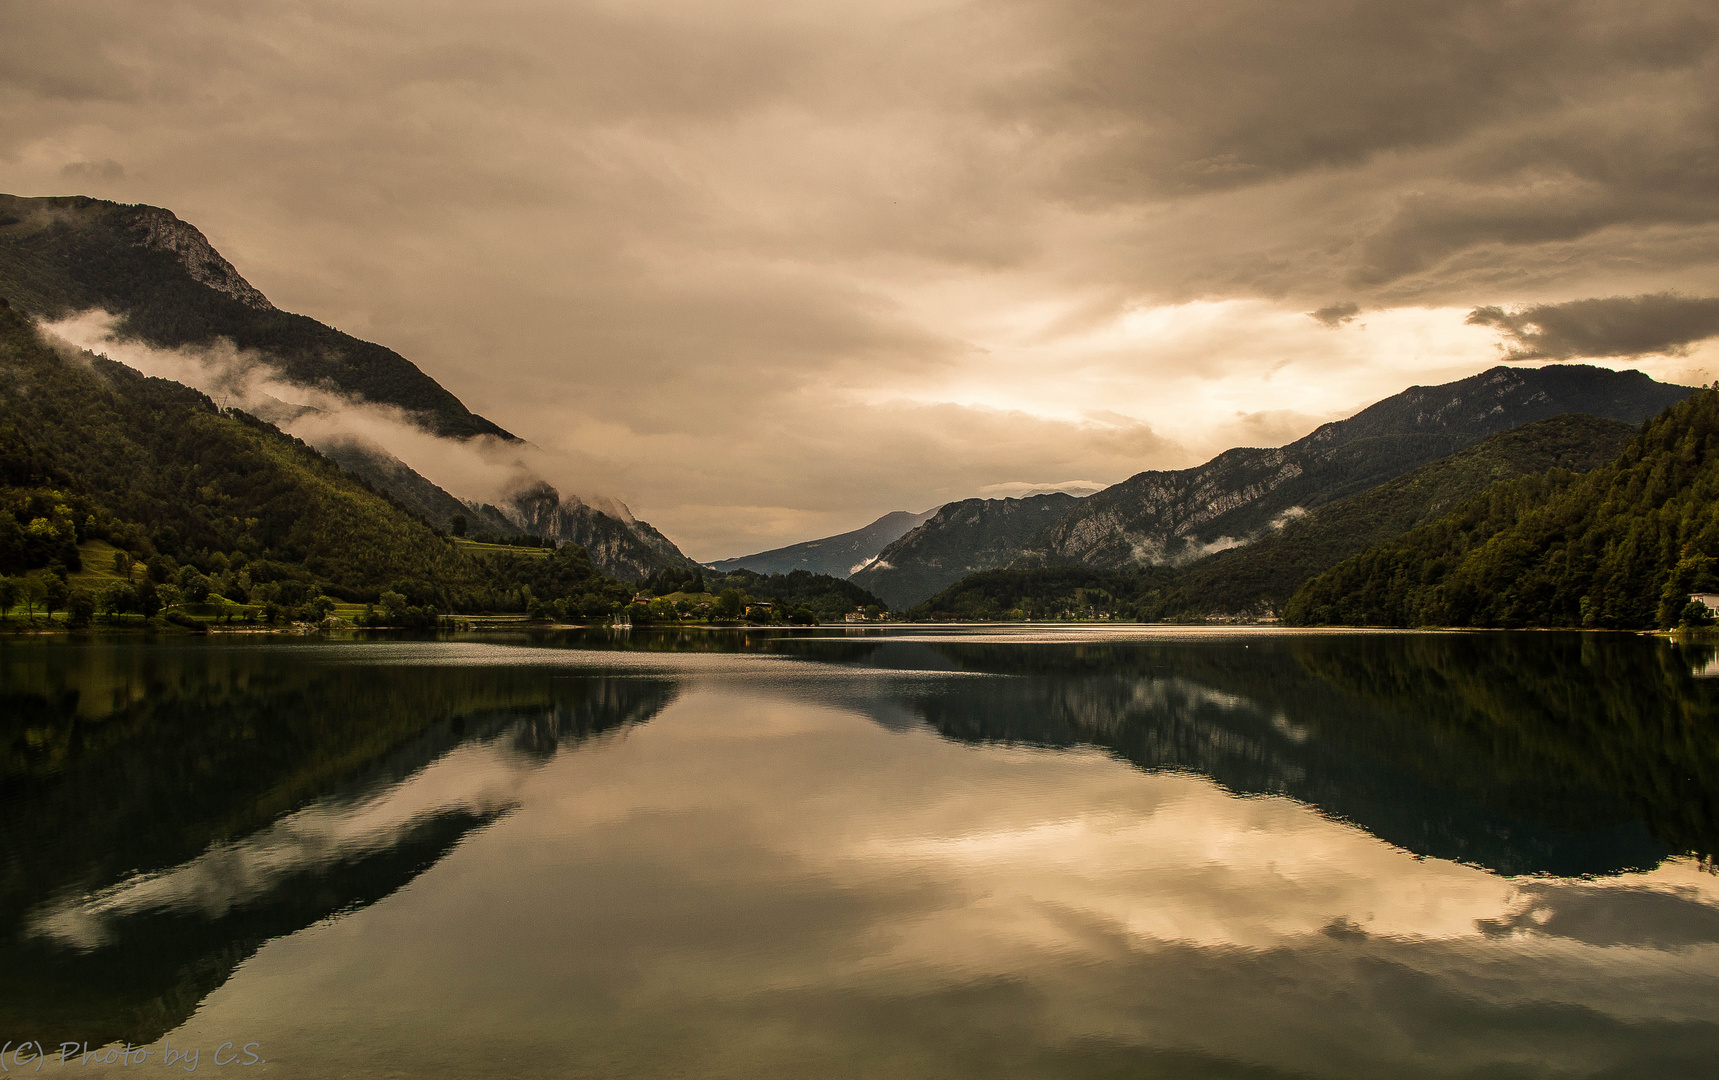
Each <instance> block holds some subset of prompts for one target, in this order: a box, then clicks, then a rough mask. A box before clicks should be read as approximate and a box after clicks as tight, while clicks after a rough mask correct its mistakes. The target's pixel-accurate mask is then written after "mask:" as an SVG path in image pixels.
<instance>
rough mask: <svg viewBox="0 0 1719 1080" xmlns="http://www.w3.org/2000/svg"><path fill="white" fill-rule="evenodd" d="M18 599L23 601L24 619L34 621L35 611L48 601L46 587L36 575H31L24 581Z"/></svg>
mask: <svg viewBox="0 0 1719 1080" xmlns="http://www.w3.org/2000/svg"><path fill="white" fill-rule="evenodd" d="M19 593H20V598H21V599H22V600H23V601H24V617H25V618H28V619H34V618H35V617H36V609H37V608H39V607H41V606H42V605H43V603H45V602H46V601H47V599H48V586H47V584H46V583H45V582H44V581H43V580H42V578H41V576H40V575H38V574H31V575H30V576H29V577H27V578H25V579H24V584H23V587H22V588H21V589H20V590H19Z"/></svg>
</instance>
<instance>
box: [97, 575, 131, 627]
mask: <svg viewBox="0 0 1719 1080" xmlns="http://www.w3.org/2000/svg"><path fill="white" fill-rule="evenodd" d="M136 606H137V593H136V591H135V590H133V589H132V587H131V586H130V585H129V584H128V583H126V582H124V581H114V582H109V583H108V585H107V586H106V587H105V588H103V589H102V591H101V592H100V593H98V594H97V595H96V608H97V610H99V611H101V612H102V613H103V614H105V615H106V616H107V617H108V618H109V619H115V618H118V617H119V615H120V614H121V613H122V612H126V611H130V610H131V609H132V608H134V607H136Z"/></svg>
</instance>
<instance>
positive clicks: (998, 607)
mask: <svg viewBox="0 0 1719 1080" xmlns="http://www.w3.org/2000/svg"><path fill="white" fill-rule="evenodd" d="M1635 430H1636V429H1634V428H1633V427H1631V426H1630V425H1628V424H1625V423H1623V422H1622V421H1618V420H1604V419H1601V418H1599V417H1595V416H1583V415H1580V414H1572V415H1568V416H1557V417H1553V418H1552V419H1550V420H1541V421H1539V422H1538V423H1533V424H1528V425H1525V426H1523V427H1520V428H1517V429H1515V430H1513V431H1505V432H1500V433H1499V434H1497V435H1493V436H1491V437H1490V438H1488V439H1484V440H1482V441H1481V442H1479V443H1477V444H1475V445H1474V446H1471V447H1469V448H1468V449H1466V450H1463V451H1460V452H1458V453H1456V454H1453V455H1451V456H1450V457H1448V458H1445V459H1443V460H1442V461H1435V462H1433V463H1432V464H1430V465H1423V466H1421V467H1420V468H1418V469H1415V470H1414V471H1412V472H1410V473H1407V474H1405V475H1403V476H1399V477H1397V478H1396V479H1395V480H1390V481H1387V482H1385V483H1383V484H1380V485H1379V486H1377V487H1375V488H1372V489H1370V490H1368V491H1364V492H1362V493H1360V494H1359V495H1351V496H1350V497H1349V498H1347V499H1340V500H1338V501H1337V502H1334V503H1329V504H1327V505H1325V506H1322V507H1320V508H1319V509H1317V510H1314V511H1312V512H1311V513H1309V514H1305V515H1303V516H1301V517H1298V518H1295V519H1294V520H1292V521H1290V522H1288V523H1287V524H1285V525H1284V526H1283V527H1282V528H1281V529H1278V530H1274V531H1273V532H1272V533H1271V534H1269V535H1268V536H1266V537H1265V538H1264V539H1261V540H1259V541H1257V542H1255V543H1253V544H1249V545H1247V546H1245V547H1240V548H1232V549H1230V550H1228V551H1223V552H1220V553H1218V554H1216V555H1212V556H1209V557H1207V558H1205V559H1201V560H1199V561H1197V562H1193V563H1189V564H1186V565H1184V566H1180V567H1171V566H1162V565H1160V566H1150V567H1135V568H1133V569H1129V570H1104V569H1099V568H1094V567H1084V566H1059V567H1044V568H1036V569H1019V568H1017V569H1011V570H1003V571H994V572H991V573H988V574H978V575H974V576H972V577H969V578H966V579H963V580H962V581H960V582H958V583H957V584H955V585H952V586H950V587H949V588H947V589H945V590H944V591H943V592H940V593H938V594H937V595H936V596H934V597H932V598H931V599H930V600H928V601H926V602H925V603H924V604H922V605H921V606H920V608H919V609H918V610H917V612H916V613H917V614H921V615H925V616H932V615H939V616H941V617H945V618H948V617H954V618H966V619H975V618H978V619H991V618H1006V617H1009V613H1010V612H1016V611H1018V612H1020V613H1021V614H1020V616H1018V617H1026V616H1028V615H1029V614H1030V615H1033V616H1036V617H1046V616H1051V617H1054V616H1057V615H1060V614H1062V613H1064V612H1072V613H1076V614H1081V613H1086V612H1089V611H1091V610H1093V609H1094V608H1095V607H1096V608H1097V609H1099V610H1103V611H1110V612H1112V613H1117V614H1124V615H1127V616H1130V617H1134V618H1139V619H1141V620H1143V621H1147V622H1159V621H1172V622H1174V621H1200V620H1205V619H1209V618H1213V617H1219V618H1223V617H1237V616H1239V617H1259V616H1265V615H1271V614H1275V613H1277V612H1279V611H1281V610H1282V608H1283V605H1284V604H1285V603H1286V602H1287V601H1288V599H1289V597H1290V596H1291V595H1292V594H1293V593H1294V592H1295V590H1296V589H1297V588H1298V587H1299V586H1300V585H1301V584H1302V583H1303V582H1305V581H1307V580H1308V579H1309V578H1310V577H1313V576H1314V575H1316V574H1318V573H1320V572H1321V571H1324V570H1326V569H1329V568H1330V567H1332V566H1334V565H1335V564H1337V563H1338V562H1341V561H1342V560H1343V559H1344V558H1347V557H1348V556H1350V555H1353V554H1355V553H1356V552H1359V551H1361V550H1363V549H1365V548H1367V547H1368V546H1370V545H1373V544H1377V543H1381V542H1384V541H1387V540H1392V539H1395V538H1396V537H1398V536H1401V535H1402V534H1404V533H1406V532H1408V531H1409V530H1411V529H1413V528H1415V527H1417V526H1419V525H1422V524H1424V523H1426V522H1428V521H1430V520H1432V519H1434V518H1436V517H1438V516H1439V515H1440V514H1443V513H1445V512H1447V511H1448V510H1450V509H1451V508H1453V507H1455V506H1456V505H1458V504H1460V503H1462V502H1464V501H1465V500H1467V499H1470V498H1472V497H1474V496H1475V495H1478V494H1479V493H1480V492H1481V491H1483V490H1485V489H1486V487H1487V486H1488V485H1489V484H1492V483H1494V482H1496V481H1499V480H1503V479H1508V478H1513V477H1520V476H1528V475H1536V474H1539V473H1543V472H1546V471H1547V470H1550V469H1567V470H1572V471H1576V472H1583V471H1587V470H1590V469H1595V468H1598V467H1600V466H1602V465H1606V464H1609V463H1610V462H1611V461H1612V460H1613V459H1615V458H1616V457H1617V455H1618V453H1619V452H1621V451H1622V450H1623V448H1624V446H1626V445H1627V444H1628V443H1629V441H1630V439H1631V438H1632V437H1633V436H1634V434H1635Z"/></svg>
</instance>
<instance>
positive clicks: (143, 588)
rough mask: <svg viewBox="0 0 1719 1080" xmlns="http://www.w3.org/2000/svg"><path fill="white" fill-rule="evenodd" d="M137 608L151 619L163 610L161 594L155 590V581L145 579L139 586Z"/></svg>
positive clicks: (145, 616)
mask: <svg viewBox="0 0 1719 1080" xmlns="http://www.w3.org/2000/svg"><path fill="white" fill-rule="evenodd" d="M137 610H139V611H141V612H143V617H144V618H146V619H151V618H154V617H155V613H156V612H158V611H160V610H161V596H160V594H159V593H157V592H156V591H155V582H153V581H147V580H146V581H144V583H143V584H141V585H139V586H137Z"/></svg>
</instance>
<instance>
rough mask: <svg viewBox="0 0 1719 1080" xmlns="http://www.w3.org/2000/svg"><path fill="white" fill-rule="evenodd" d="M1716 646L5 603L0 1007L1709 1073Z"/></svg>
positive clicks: (153, 1042)
mask: <svg viewBox="0 0 1719 1080" xmlns="http://www.w3.org/2000/svg"><path fill="white" fill-rule="evenodd" d="M1713 661H1714V656H1713V653H1712V650H1710V649H1700V648H1694V647H1687V646H1674V645H1671V644H1667V643H1665V642H1661V641H1656V640H1650V639H1643V638H1636V637H1627V636H1596V635H1588V636H1583V635H1548V634H1515V635H1508V634H1487V635H1478V634H1474V635H1457V634H1450V635H1407V634H1401V635H1398V634H1370V635H1360V634H1319V635H1297V634H1277V633H1259V632H1234V631H1232V632H1212V633H1188V632H1174V633H1171V632H1163V631H1151V630H1142V631H1138V632H1130V631H1126V630H1123V629H1121V628H1118V629H1116V630H1070V631H1060V632H1059V631H1033V630H1022V631H1010V632H1004V631H996V630H987V631H958V630H950V631H941V632H927V631H924V630H914V629H911V628H897V629H887V630H879V629H868V630H865V631H845V630H834V631H823V632H808V633H794V634H787V633H777V634H773V633H762V632H760V633H751V634H742V633H739V632H734V633H689V634H684V635H672V634H665V635H650V634H645V633H634V634H633V635H631V636H629V637H619V638H617V637H609V636H602V635H595V634H593V635H590V636H580V635H572V636H562V637H543V638H538V639H526V638H514V639H476V638H464V639H458V640H440V641H406V640H378V641H356V642H322V641H309V642H305V641H285V640H274V639H256V638H253V639H249V640H237V639H231V638H229V639H218V640H212V641H207V640H197V641H179V640H175V641H161V642H146V641H142V640H137V639H129V640H107V641H103V640H97V641H94V642H91V641H83V642H64V641H49V640H28V639H19V638H10V639H5V640H3V641H0V842H3V852H4V866H3V872H0V873H3V876H0V1042H6V1041H10V1042H11V1043H13V1044H14V1046H15V1044H16V1043H17V1042H18V1041H20V1040H23V1041H30V1042H37V1041H39V1042H40V1043H42V1044H44V1045H46V1046H47V1048H48V1049H49V1051H50V1052H52V1051H54V1050H55V1049H56V1048H57V1047H58V1046H59V1044H61V1043H68V1042H73V1043H79V1044H83V1045H87V1046H88V1048H89V1049H91V1050H96V1049H97V1048H100V1047H104V1046H107V1047H110V1048H111V1047H115V1046H118V1047H124V1046H127V1045H129V1046H133V1047H135V1046H142V1047H144V1048H145V1049H146V1050H148V1051H149V1052H150V1056H149V1057H147V1058H143V1059H141V1060H140V1059H136V1058H133V1059H132V1061H133V1064H131V1065H127V1066H121V1065H119V1064H118V1063H117V1062H116V1063H115V1064H112V1065H109V1066H102V1065H99V1064H95V1063H89V1064H83V1065H77V1064H76V1063H77V1062H78V1060H79V1059H78V1058H77V1057H75V1056H74V1057H73V1058H72V1059H71V1061H72V1064H67V1065H64V1066H62V1065H60V1064H59V1063H58V1062H57V1060H56V1061H54V1062H50V1063H49V1065H48V1066H47V1067H46V1068H45V1069H43V1070H42V1074H43V1075H47V1074H53V1073H64V1072H67V1071H68V1070H71V1069H73V1068H76V1070H77V1074H78V1075H97V1074H111V1075H126V1076H135V1075H162V1076H165V1075H168V1070H167V1069H166V1068H165V1067H164V1061H163V1059H164V1057H165V1056H166V1054H167V1053H168V1052H170V1051H171V1052H173V1053H183V1052H186V1051H189V1050H196V1051H198V1052H199V1054H200V1057H199V1059H198V1061H197V1065H198V1069H197V1071H198V1072H200V1073H201V1072H217V1073H218V1074H219V1075H224V1076H231V1075H241V1076H262V1075H271V1076H281V1077H294V1076H306V1077H313V1076H335V1075H345V1076H363V1077H370V1076H376V1077H381V1076H449V1077H454V1076H457V1077H537V1076H544V1077H587V1076H588V1077H641V1078H642V1077H850V1076H851V1077H879V1076H904V1077H921V1076H923V1077H1038V1076H1055V1077H1157V1076H1163V1077H1249V1078H1262V1077H1278V1076H1296V1077H1324V1076H1331V1077H1357V1078H1362V1077H1365V1078H1372V1077H1423V1076H1425V1077H1480V1076H1484V1077H1518V1076H1520V1077H1529V1076H1533V1077H1544V1076H1558V1077H1566V1076H1567V1077H1600V1076H1605V1077H1619V1076H1643V1077H1647V1076H1652V1077H1683V1076H1691V1077H1693V1076H1713V1075H1719V878H1716V877H1715V876H1714V874H1713V872H1712V866H1713V864H1712V860H1711V856H1712V855H1713V854H1714V852H1715V851H1716V850H1719V679H1713V678H1710V677H1709V676H1711V675H1714V674H1719V664H1716V663H1714V662H1713ZM225 1044H232V1045H231V1046H230V1047H227V1048H225V1049H223V1047H224V1045H225ZM245 1044H255V1045H254V1048H253V1049H252V1050H251V1052H250V1053H251V1055H252V1057H251V1058H250V1059H249V1060H257V1059H260V1060H261V1063H260V1064H254V1065H248V1066H247V1065H245V1064H243V1063H244V1062H245V1061H246V1060H247V1058H246V1057H245V1055H244V1050H243V1048H244V1046H245ZM9 1053H10V1054H11V1055H13V1056H9V1057H8V1058H6V1060H5V1061H4V1062H0V1064H5V1065H8V1066H10V1067H11V1071H12V1072H18V1071H19V1067H18V1062H17V1059H16V1057H15V1054H16V1051H15V1049H14V1050H13V1051H10V1052H9ZM217 1053H219V1054H220V1055H221V1058H222V1060H224V1061H233V1060H234V1059H237V1060H236V1063H235V1064H234V1065H228V1066H225V1067H218V1066H217V1064H216V1060H215V1058H216V1055H217ZM27 1056H28V1055H27V1054H26V1057H27ZM108 1056H110V1057H111V1056H114V1055H113V1053H112V1052H111V1051H110V1053H109V1055H108ZM185 1064H186V1062H185V1061H184V1060H183V1059H182V1060H180V1061H178V1062H175V1064H174V1065H173V1066H172V1067H173V1068H176V1069H183V1068H184V1067H185ZM34 1068H35V1065H34V1063H29V1062H26V1064H25V1065H24V1066H23V1069H24V1072H26V1073H30V1072H31V1070H33V1069H34ZM32 1074H33V1073H32Z"/></svg>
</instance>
